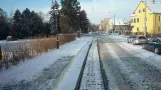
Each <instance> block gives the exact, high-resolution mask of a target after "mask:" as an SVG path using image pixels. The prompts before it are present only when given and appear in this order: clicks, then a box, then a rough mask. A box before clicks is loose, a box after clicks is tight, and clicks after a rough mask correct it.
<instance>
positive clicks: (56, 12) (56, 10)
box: [54, 0, 59, 49]
mask: <svg viewBox="0 0 161 90" xmlns="http://www.w3.org/2000/svg"><path fill="white" fill-rule="evenodd" d="M55 4H57V2H56V0H55ZM54 14H55V22H56V25H55V27H56V44H57V49H59V35H58V15H59V9H58V7H55V8H54Z"/></svg>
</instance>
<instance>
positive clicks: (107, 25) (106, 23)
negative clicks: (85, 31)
mask: <svg viewBox="0 0 161 90" xmlns="http://www.w3.org/2000/svg"><path fill="white" fill-rule="evenodd" d="M112 27H113V26H112V22H111V21H110V18H104V20H101V24H100V26H99V30H103V31H108V30H111V29H112Z"/></svg>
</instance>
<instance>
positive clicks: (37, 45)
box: [0, 34, 76, 69]
mask: <svg viewBox="0 0 161 90" xmlns="http://www.w3.org/2000/svg"><path fill="white" fill-rule="evenodd" d="M75 38H76V35H74V34H72V35H59V41H60V45H63V44H65V43H67V42H70V41H72V40H75ZM56 45H57V44H56V37H55V36H52V37H50V38H41V39H32V40H30V41H29V42H27V43H25V44H21V45H18V46H16V47H14V48H12V47H10V48H8V49H7V50H6V51H3V54H2V57H3V59H2V60H1V62H0V68H2V67H5V68H6V69H7V68H8V67H9V66H11V65H16V64H17V63H18V62H19V61H21V60H23V61H24V60H25V59H30V58H32V57H35V56H38V55H41V54H42V53H45V52H48V51H49V50H52V49H54V48H56Z"/></svg>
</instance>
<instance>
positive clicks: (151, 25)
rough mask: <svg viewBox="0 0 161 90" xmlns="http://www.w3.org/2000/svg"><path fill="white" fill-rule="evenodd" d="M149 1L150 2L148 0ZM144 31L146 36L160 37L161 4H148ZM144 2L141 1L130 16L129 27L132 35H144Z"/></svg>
mask: <svg viewBox="0 0 161 90" xmlns="http://www.w3.org/2000/svg"><path fill="white" fill-rule="evenodd" d="M149 1H150V0H149ZM146 17H147V18H146V31H147V34H148V35H161V3H160V2H155V3H153V2H148V1H147V6H146ZM144 23H145V2H143V1H141V2H140V3H139V5H138V7H137V8H136V10H135V11H134V13H133V15H131V26H132V32H133V33H134V34H138V33H139V34H143V33H144V26H145V25H144Z"/></svg>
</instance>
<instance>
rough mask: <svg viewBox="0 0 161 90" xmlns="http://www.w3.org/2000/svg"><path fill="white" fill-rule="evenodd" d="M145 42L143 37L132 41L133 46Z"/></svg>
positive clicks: (145, 39)
mask: <svg viewBox="0 0 161 90" xmlns="http://www.w3.org/2000/svg"><path fill="white" fill-rule="evenodd" d="M146 41H147V38H146V37H144V36H137V37H136V39H134V40H133V41H132V44H133V45H137V44H143V43H145V42H146Z"/></svg>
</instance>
